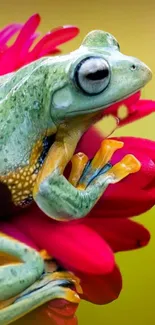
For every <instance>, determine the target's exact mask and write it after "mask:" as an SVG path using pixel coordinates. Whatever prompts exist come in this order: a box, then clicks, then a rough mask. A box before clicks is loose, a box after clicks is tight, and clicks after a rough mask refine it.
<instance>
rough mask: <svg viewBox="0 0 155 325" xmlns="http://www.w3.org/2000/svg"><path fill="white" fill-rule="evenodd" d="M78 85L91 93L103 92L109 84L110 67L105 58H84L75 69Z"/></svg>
mask: <svg viewBox="0 0 155 325" xmlns="http://www.w3.org/2000/svg"><path fill="white" fill-rule="evenodd" d="M75 81H76V84H77V86H78V87H79V88H80V89H82V90H83V91H84V92H85V93H87V94H89V95H97V94H99V93H101V92H102V91H103V90H104V89H105V88H106V87H107V86H108V84H109V81H110V68H109V65H108V63H107V61H105V60H104V59H103V58H100V57H89V58H86V59H84V60H82V61H81V62H80V63H79V64H78V65H77V67H76V70H75Z"/></svg>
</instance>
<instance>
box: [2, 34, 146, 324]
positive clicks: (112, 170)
mask: <svg viewBox="0 0 155 325" xmlns="http://www.w3.org/2000/svg"><path fill="white" fill-rule="evenodd" d="M151 78H152V72H151V70H150V68H149V67H148V66H147V65H146V64H145V63H143V62H142V61H141V60H139V59H137V58H135V57H131V56H127V55H126V54H123V53H121V51H120V46H119V43H118V41H117V40H116V38H115V37H114V36H113V35H112V34H110V33H108V32H104V31H102V30H95V31H92V32H90V33H88V35H86V37H85V38H84V40H83V41H82V43H81V45H80V47H79V48H78V49H76V50H74V51H72V52H71V53H69V54H65V55H60V56H54V57H43V58H40V59H38V60H36V61H34V62H33V63H30V64H28V65H26V66H24V67H22V68H20V69H19V70H17V71H16V72H13V73H10V74H7V75H4V76H2V77H0V126H1V134H0V187H1V189H2V190H1V192H2V195H3V196H2V198H1V200H0V202H1V205H2V206H1V209H0V211H1V217H2V218H5V217H7V216H9V215H10V213H11V212H10V211H11V210H12V207H15V208H17V209H18V208H19V209H22V208H26V207H28V206H29V205H31V204H32V202H35V204H37V206H38V207H39V208H40V209H41V210H42V211H43V212H44V213H45V215H46V216H47V217H49V218H52V219H55V220H57V221H59V222H68V221H70V220H77V219H80V218H84V217H85V216H86V215H87V214H88V213H89V212H90V211H91V209H92V208H93V207H94V205H95V204H96V203H97V201H98V200H99V198H100V197H101V195H102V194H103V193H104V191H105V190H106V188H107V187H108V186H109V185H110V184H114V183H116V182H118V181H120V180H122V179H123V178H125V177H127V176H128V175H129V174H130V173H134V172H137V171H138V170H139V169H140V167H141V166H140V163H139V161H138V160H137V159H136V158H135V157H134V156H132V155H130V154H129V155H127V156H125V157H124V158H123V159H122V161H120V162H118V163H117V164H116V165H114V166H112V164H111V163H110V160H111V157H112V155H113V154H114V152H115V151H116V150H118V149H120V148H121V147H122V146H123V143H122V142H121V141H115V140H112V139H106V140H104V141H103V143H102V144H101V147H100V148H99V150H98V152H97V153H96V155H95V156H94V158H93V159H91V160H89V159H88V157H87V156H86V155H85V154H84V153H76V154H75V150H76V147H77V144H78V142H79V141H80V139H81V138H82V136H83V135H84V133H85V132H86V131H87V130H88V129H89V128H90V127H91V126H92V125H94V124H95V123H96V122H97V121H99V120H100V119H101V117H102V114H103V112H106V110H108V107H109V106H110V105H112V104H114V103H119V102H120V101H122V100H123V99H125V98H128V97H129V96H131V95H132V94H134V93H136V92H138V91H139V90H141V89H142V88H143V87H144V86H145V85H146V84H147V83H148V82H149V81H150V80H151ZM90 145H91V144H90ZM70 161H71V162H72V168H71V172H70V175H69V177H68V179H67V178H66V177H65V175H64V172H65V168H66V166H67V165H68V164H69V162H70ZM6 198H7V202H8V203H7V204H5V203H6ZM0 250H2V251H3V252H5V253H8V252H9V253H11V254H12V255H15V256H16V255H17V257H20V260H21V261H23V263H20V264H19V265H18V267H17V265H16V264H11V265H7V266H1V267H0V280H1V281H2V283H3V290H1V291H0V300H4V301H6V300H7V301H8V300H9V299H12V298H13V297H16V296H18V295H19V294H21V293H22V292H24V290H27V289H28V288H30V287H31V286H32V285H33V284H35V283H36V281H39V279H41V277H42V274H43V273H44V268H45V263H44V260H43V259H42V257H41V255H40V253H39V252H36V251H34V250H32V248H30V247H27V246H26V247H24V244H23V243H20V242H18V244H17V242H16V243H15V242H14V239H12V238H7V240H6V238H5V235H4V234H3V233H2V234H1V235H0ZM27 258H28V262H29V263H27ZM7 272H8V273H7ZM8 279H10V282H9V285H8ZM18 279H20V280H21V281H18ZM3 292H4V293H3ZM38 294H39V290H38ZM40 294H41V293H40ZM43 301H44V299H43ZM29 308H30V307H29ZM33 308H34V307H33ZM7 310H9V309H7V308H6V309H2V310H1V311H0V324H3V323H4V322H3V321H1V319H3V316H4V313H5V314H6V315H7V316H8V312H7ZM7 316H6V318H7ZM10 317H11V316H10ZM9 322H10V321H9Z"/></svg>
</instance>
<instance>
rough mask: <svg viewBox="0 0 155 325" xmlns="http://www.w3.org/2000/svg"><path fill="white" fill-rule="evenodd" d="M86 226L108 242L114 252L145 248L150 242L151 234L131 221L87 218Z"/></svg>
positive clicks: (95, 216)
mask: <svg viewBox="0 0 155 325" xmlns="http://www.w3.org/2000/svg"><path fill="white" fill-rule="evenodd" d="M85 224H86V225H88V226H89V227H91V228H92V229H94V230H95V231H96V232H97V233H98V234H99V235H100V236H101V237H103V238H104V240H106V242H107V243H108V244H109V246H110V247H111V248H112V250H113V251H114V252H118V251H127V250H132V249H136V248H140V247H144V246H146V245H147V244H148V242H149V240H150V234H149V232H148V230H147V229H145V228H144V226H142V225H140V224H139V223H137V222H135V221H132V220H130V219H122V218H110V219H108V218H99V219H98V218H97V213H96V215H94V218H88V217H87V218H86V219H85Z"/></svg>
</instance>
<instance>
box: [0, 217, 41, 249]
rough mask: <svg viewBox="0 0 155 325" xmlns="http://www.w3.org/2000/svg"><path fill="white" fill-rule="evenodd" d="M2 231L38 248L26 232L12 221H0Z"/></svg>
mask: <svg viewBox="0 0 155 325" xmlns="http://www.w3.org/2000/svg"><path fill="white" fill-rule="evenodd" d="M0 232H3V233H4V234H6V235H8V236H11V237H13V238H15V239H17V240H19V241H21V242H22V243H24V244H26V245H28V246H30V247H32V248H34V249H37V250H38V247H37V245H36V244H35V243H34V242H33V241H32V240H31V239H30V238H29V237H27V236H26V235H25V234H24V233H22V232H21V231H20V230H19V229H18V228H17V227H16V226H15V225H13V224H12V223H11V222H9V223H8V222H2V221H1V222H0Z"/></svg>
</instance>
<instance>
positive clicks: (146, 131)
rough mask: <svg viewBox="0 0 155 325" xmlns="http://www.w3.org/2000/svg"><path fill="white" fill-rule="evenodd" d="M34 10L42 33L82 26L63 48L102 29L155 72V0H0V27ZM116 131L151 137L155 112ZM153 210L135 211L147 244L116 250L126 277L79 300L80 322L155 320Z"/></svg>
mask: <svg viewBox="0 0 155 325" xmlns="http://www.w3.org/2000/svg"><path fill="white" fill-rule="evenodd" d="M35 12H38V13H40V15H41V16H42V24H41V26H40V30H41V31H42V32H43V33H45V32H47V31H48V30H50V29H51V28H53V27H56V26H58V25H63V24H74V25H77V26H78V27H79V28H80V29H81V33H80V35H79V36H78V37H77V38H76V39H75V40H73V41H71V42H69V43H67V44H65V45H64V46H63V47H62V49H63V51H64V52H65V53H66V52H68V51H71V50H73V49H75V48H76V47H77V46H79V44H80V42H81V40H82V39H83V37H84V36H85V34H86V33H87V32H89V31H90V30H92V29H102V30H106V31H109V32H111V33H112V34H114V35H115V37H116V38H117V39H118V41H119V43H120V45H121V51H122V52H124V53H126V54H128V55H133V56H136V57H138V58H140V59H141V60H143V61H144V62H145V63H146V64H147V65H149V66H150V68H151V69H152V71H153V73H154V74H155V1H153V0H152V1H151V0H147V1H138V0H137V1H136V0H135V1H134V0H130V1H117V0H113V1H112V0H108V1H104V0H95V1H90V0H79V1H72V0H69V1H67V0H66V1H63V0H56V1H51V0H36V1H34V0H26V1H19V0H10V1H8V0H6V1H3V0H1V1H0V27H3V26H4V25H6V24H8V23H10V22H15V21H16V22H24V21H25V20H26V19H27V18H28V17H29V16H30V15H32V14H33V13H35ZM143 98H152V99H155V78H153V81H152V82H151V83H150V84H149V85H148V86H147V87H146V88H145V90H144V91H143ZM100 128H102V122H101V123H100ZM115 135H132V136H141V137H146V138H150V139H154V140H155V116H154V115H152V116H150V117H147V118H145V119H143V120H141V121H138V122H135V123H134V124H132V125H129V126H126V127H124V128H121V129H120V130H118V131H117V132H115ZM154 214H155V209H152V210H151V211H149V212H148V213H146V214H145V215H142V216H140V217H138V220H139V221H140V222H142V223H143V224H144V225H145V226H146V227H147V228H148V229H149V230H150V231H151V234H152V239H151V242H150V244H149V246H148V247H146V248H144V249H142V250H139V251H132V252H127V253H121V254H118V255H117V261H118V264H119V266H120V269H121V272H122V275H123V281H124V287H123V290H122V293H121V295H120V297H119V299H118V300H117V301H115V302H113V303H111V304H109V305H105V306H94V305H91V304H89V303H84V302H82V303H81V305H80V308H79V311H78V317H79V325H86V324H93V325H101V324H106V325H113V324H119V325H124V324H126V325H129V324H133V325H135V324H136V325H146V323H147V324H149V325H154V324H155V298H154V294H155V252H154V250H155V216H154ZM18 324H19V323H18ZM20 324H22V322H20Z"/></svg>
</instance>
